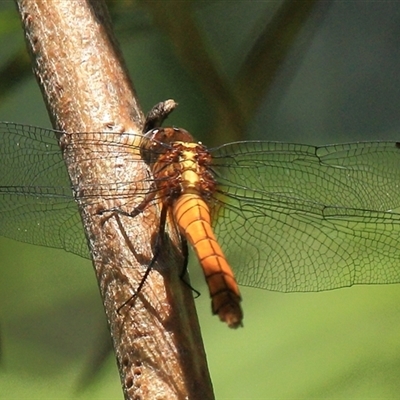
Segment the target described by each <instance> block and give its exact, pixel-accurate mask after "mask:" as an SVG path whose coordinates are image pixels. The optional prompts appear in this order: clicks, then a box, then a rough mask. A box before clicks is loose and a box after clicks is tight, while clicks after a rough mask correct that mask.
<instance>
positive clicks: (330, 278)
mask: <svg viewBox="0 0 400 400" xmlns="http://www.w3.org/2000/svg"><path fill="white" fill-rule="evenodd" d="M213 157H214V161H213V164H214V165H213V167H212V168H213V170H214V173H215V175H216V179H217V181H218V182H219V186H218V192H217V193H216V196H215V207H214V208H213V209H214V213H215V218H214V221H215V231H216V235H217V237H218V239H219V240H220V242H221V245H222V247H223V249H224V250H225V252H226V255H227V258H228V261H230V262H231V263H232V268H233V269H234V271H235V274H236V278H237V280H238V282H239V283H240V284H243V285H248V286H252V287H259V288H265V289H269V290H277V291H284V292H291V291H319V290H328V289H334V288H338V287H343V286H351V285H353V284H356V283H358V284H361V283H364V284H368V283H394V282H399V281H400V241H399V240H398V237H399V234H400V196H399V188H400V149H399V148H398V146H397V144H396V143H377V142H375V143H355V144H348V145H336V146H327V147H320V148H315V147H310V146H304V145H295V144H280V143H267V142H241V143H232V144H228V145H225V146H222V147H220V148H218V149H216V150H215V151H213Z"/></svg>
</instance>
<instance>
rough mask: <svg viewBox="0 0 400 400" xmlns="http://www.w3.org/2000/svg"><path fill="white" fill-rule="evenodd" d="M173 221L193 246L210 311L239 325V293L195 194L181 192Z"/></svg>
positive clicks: (205, 208)
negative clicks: (203, 278)
mask: <svg viewBox="0 0 400 400" xmlns="http://www.w3.org/2000/svg"><path fill="white" fill-rule="evenodd" d="M173 214H174V217H175V220H176V222H177V224H178V226H179V229H180V230H181V233H182V234H183V235H184V236H185V237H186V239H187V241H188V242H189V243H190V244H191V245H192V247H193V248H194V250H195V252H196V255H197V257H198V259H199V262H200V264H201V266H202V268H203V271H204V275H205V278H206V281H207V284H208V287H209V290H210V296H211V301H212V311H213V313H214V314H218V315H219V317H220V319H221V320H222V321H225V322H226V323H227V324H228V325H229V326H230V327H231V328H237V327H238V326H241V325H242V319H243V313H242V310H241V307H240V301H241V297H240V292H239V288H238V286H237V283H236V280H235V277H234V275H233V272H232V269H231V267H230V266H229V264H228V262H227V260H226V258H225V255H224V254H223V252H222V249H221V247H220V246H219V244H218V242H217V240H216V238H215V236H214V232H213V231H212V228H211V224H210V211H209V208H208V206H207V204H206V203H205V201H204V200H203V199H202V198H201V197H200V196H199V195H197V194H182V195H181V196H180V197H179V198H178V199H177V200H176V201H175V203H174V205H173Z"/></svg>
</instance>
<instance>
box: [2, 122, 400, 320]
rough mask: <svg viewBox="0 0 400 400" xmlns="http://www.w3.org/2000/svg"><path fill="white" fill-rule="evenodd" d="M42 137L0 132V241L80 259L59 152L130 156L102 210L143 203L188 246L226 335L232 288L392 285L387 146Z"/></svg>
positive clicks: (160, 135)
mask: <svg viewBox="0 0 400 400" xmlns="http://www.w3.org/2000/svg"><path fill="white" fill-rule="evenodd" d="M55 133H58V134H59V136H60V132H56V131H53V130H51V129H43V128H39V127H33V126H29V125H21V124H16V123H10V122H0V171H1V176H0V235H2V236H6V237H9V238H12V239H16V240H19V241H23V242H28V243H31V244H36V245H42V246H49V247H55V248H61V249H64V250H66V251H68V252H72V253H75V254H77V255H79V256H82V257H85V258H90V252H89V248H88V244H87V241H86V238H85V235H84V232H83V228H82V222H81V218H80V216H79V213H78V208H77V204H76V200H77V198H79V201H80V202H81V203H82V204H85V202H93V201H94V200H93V199H94V197H93V196H92V195H90V194H88V190H82V188H76V187H74V186H72V185H71V183H70V179H69V176H68V174H67V170H66V168H65V159H68V157H72V156H71V152H70V149H71V148H72V147H73V146H75V145H79V144H80V143H85V146H87V152H88V154H89V155H90V157H92V158H93V159H94V160H95V159H96V158H98V159H99V160H100V159H101V158H104V157H108V159H109V160H110V161H113V160H115V162H116V163H118V164H119V165H120V164H121V162H122V163H123V164H124V166H125V167H126V168H134V167H135V165H137V162H138V161H137V158H133V157H132V150H137V151H138V152H140V154H141V155H142V158H144V160H145V161H146V164H147V174H146V176H145V177H144V178H143V179H142V180H139V181H136V182H118V181H117V178H116V177H110V181H109V182H102V183H101V184H99V185H101V187H100V188H97V189H99V191H107V193H108V194H109V196H111V197H112V196H115V197H117V196H118V198H119V203H120V204H122V205H121V207H118V208H115V209H111V210H104V212H105V213H106V212H107V213H110V214H113V213H114V214H122V215H124V216H130V217H132V218H134V217H135V216H136V215H138V214H139V213H142V212H144V211H145V210H146V209H147V207H152V206H155V205H156V206H157V210H158V213H159V217H158V220H159V221H160V224H161V225H163V224H164V225H167V226H168V227H169V229H175V230H176V231H177V232H179V234H180V235H181V237H182V246H185V243H186V241H188V242H189V244H190V245H191V246H192V247H193V249H194V251H195V253H196V255H197V258H198V260H199V263H200V264H201V266H202V267H203V270H204V274H205V279H206V281H207V283H208V286H209V290H210V296H211V302H212V312H213V313H214V314H217V315H218V316H219V318H220V319H221V320H222V321H224V322H226V323H227V324H228V326H230V327H232V328H237V327H239V326H242V320H243V312H242V308H241V295H240V291H239V288H238V284H239V285H244V286H250V287H254V288H261V289H267V290H272V291H281V292H313V291H323V290H331V289H336V288H341V287H345V286H352V285H354V284H389V283H398V282H400V241H399V240H398V238H399V236H400V235H399V234H400V144H399V143H397V142H358V143H348V144H337V145H329V146H323V147H314V146H308V145H302V144H291V143H279V142H267V141H241V142H234V143H227V144H223V145H222V146H219V147H216V148H207V147H206V146H204V145H203V144H202V143H200V142H196V141H195V140H194V139H193V138H192V136H191V135H190V134H189V133H188V132H187V131H186V130H184V129H181V128H176V127H166V128H163V127H161V126H155V127H151V129H149V131H148V132H147V133H146V134H145V135H136V134H133V133H129V132H124V133H122V134H121V133H115V132H97V133H90V134H89V133H84V132H77V133H65V132H61V139H57V138H56V134H55ZM65 138H67V140H65ZM89 138H90V140H88V139H89ZM60 140H61V141H63V142H64V145H63V146H62V147H63V150H62V151H61V150H60ZM65 143H67V145H65ZM68 143H69V144H68ZM110 143H111V144H112V145H111V146H109V144H110ZM99 144H100V145H102V144H107V145H108V146H107V152H105V150H98V148H99ZM100 148H101V147H100ZM95 149H97V150H95ZM136 199H137V200H136ZM125 201H126V204H128V203H129V204H132V202H133V204H134V206H133V207H131V206H130V207H131V208H130V209H126V207H125V208H124V207H123V205H124V202H125ZM170 225H172V228H171V227H170ZM160 231H161V232H163V231H164V227H161V228H160Z"/></svg>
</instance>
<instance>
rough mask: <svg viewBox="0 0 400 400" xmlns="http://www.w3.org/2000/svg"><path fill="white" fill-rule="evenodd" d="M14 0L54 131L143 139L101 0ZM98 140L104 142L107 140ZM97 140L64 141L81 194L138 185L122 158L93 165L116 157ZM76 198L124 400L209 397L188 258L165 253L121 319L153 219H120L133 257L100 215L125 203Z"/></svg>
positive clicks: (112, 222) (146, 252)
mask: <svg viewBox="0 0 400 400" xmlns="http://www.w3.org/2000/svg"><path fill="white" fill-rule="evenodd" d="M16 2H17V6H18V10H19V13H20V16H21V20H22V24H23V28H24V31H25V37H26V42H27V46H28V50H29V52H30V55H31V58H32V63H33V69H34V73H35V75H36V78H37V81H38V83H39V86H40V88H41V90H42V93H43V97H44V100H45V103H46V106H47V109H48V112H49V115H50V118H51V120H52V123H53V126H54V127H55V128H57V129H60V130H63V131H65V132H96V131H97V132H104V131H113V132H124V131H127V132H136V133H140V132H141V129H142V125H143V117H142V111H141V110H140V108H139V104H138V100H137V98H136V96H135V93H134V89H133V86H132V84H131V81H130V80H129V78H128V76H127V73H126V68H125V65H124V62H123V60H122V56H121V53H120V51H119V49H118V46H117V42H116V39H115V37H114V35H113V32H112V29H111V23H110V19H109V16H108V13H107V10H106V8H105V5H104V2H103V0H87V1H83V0H80V1H71V0H16ZM101 135H103V136H102V137H107V134H106V133H102V134H101ZM95 137H96V138H98V137H99V134H97V135H96V134H92V135H90V134H86V135H79V133H75V134H71V135H64V138H63V140H64V142H63V143H64V150H65V148H68V152H65V155H66V161H67V167H68V171H69V174H70V177H71V182H72V184H73V186H74V188H77V193H83V191H84V188H93V187H96V185H97V184H98V183H99V182H100V183H101V182H103V183H105V182H108V180H109V179H110V178H109V177H110V176H116V167H117V166H118V167H119V168H118V173H120V175H119V176H118V177H119V179H121V181H124V182H135V181H136V180H137V179H140V177H141V176H142V174H143V173H144V171H145V170H144V168H138V169H137V170H133V169H128V168H123V166H121V165H119V164H118V163H119V162H120V161H119V159H118V157H105V158H104V160H103V159H99V158H97V159H96V160H93V157H91V154H93V152H94V151H96V152H97V151H102V152H107V151H108V150H109V151H110V154H112V153H111V151H112V150H113V149H115V146H113V145H112V143H111V142H110V141H109V142H108V144H107V140H104V141H103V143H102V144H101V149H99V150H97V149H96V142H94V138H95ZM74 138H79V140H75V141H74ZM84 138H86V139H84ZM84 140H87V143H85V144H84V145H83V146H78V145H77V144H76V143H77V142H80V143H81V144H82V143H83V141H84ZM99 146H100V144H99ZM107 146H109V148H108V147H107ZM107 154H108V153H107ZM132 157H138V155H135V154H132ZM117 164H118V165H117ZM137 165H138V166H140V165H141V164H140V163H139V162H137ZM77 200H78V205H79V208H80V212H81V216H82V221H83V224H84V227H85V231H86V235H87V239H88V242H89V244H90V250H91V254H92V258H93V264H94V267H95V272H96V276H97V279H98V283H99V287H100V292H101V295H102V298H103V303H104V306H105V311H106V314H107V319H108V323H109V326H110V331H111V335H112V339H113V343H114V348H115V353H116V357H117V363H118V368H119V372H120V376H121V382H122V386H123V391H124V395H125V398H126V399H155V398H168V399H175V398H176V399H184V398H190V399H212V398H213V394H212V388H211V384H210V379H209V374H208V370H207V366H206V363H205V353H204V348H203V344H202V340H201V336H200V333H199V326H198V321H197V317H196V313H195V309H194V302H193V298H192V293H191V291H190V290H189V289H188V288H187V287H186V286H185V285H182V283H181V281H180V279H179V271H180V269H178V268H180V267H177V265H179V266H180V265H181V262H182V260H181V257H179V254H177V252H176V251H174V247H173V246H172V245H171V247H170V248H167V249H165V251H163V255H165V257H164V258H163V259H162V260H160V262H159V263H158V264H159V265H158V269H157V270H154V271H152V273H150V275H149V277H148V280H147V281H146V284H145V285H144V287H143V290H142V292H141V293H140V295H139V296H138V297H137V298H136V301H135V304H134V305H132V307H124V309H122V310H121V314H118V313H117V309H118V306H119V305H121V304H122V303H123V302H124V301H125V300H126V299H128V298H129V297H130V296H131V295H132V291H133V290H134V288H137V287H138V285H139V283H140V281H141V278H142V276H143V271H144V270H145V268H146V265H140V264H139V261H138V260H148V259H149V258H151V246H150V244H149V243H150V242H151V238H152V237H153V235H155V234H156V226H157V215H156V213H155V212H150V213H149V214H148V215H146V217H144V216H143V215H141V216H138V217H137V218H128V217H121V220H122V225H123V227H124V230H125V231H126V235H127V237H128V238H130V240H131V241H132V242H134V243H135V250H136V252H137V253H138V254H140V255H143V256H142V257H135V255H134V254H133V252H132V251H131V250H130V249H129V246H127V245H126V241H125V236H124V235H125V234H122V233H121V229H120V226H119V225H118V223H117V221H116V219H115V218H109V219H107V220H105V219H104V217H101V216H100V215H99V212H98V211H99V209H110V208H112V207H116V206H118V204H116V203H117V201H118V199H116V198H110V197H108V198H107V199H105V198H102V197H101V196H100V195H99V196H98V198H96V201H93V202H91V203H90V204H88V203H87V202H85V201H83V200H82V199H80V198H79V196H78V199H77ZM132 201H133V202H134V199H132ZM144 264H146V263H145V262H144Z"/></svg>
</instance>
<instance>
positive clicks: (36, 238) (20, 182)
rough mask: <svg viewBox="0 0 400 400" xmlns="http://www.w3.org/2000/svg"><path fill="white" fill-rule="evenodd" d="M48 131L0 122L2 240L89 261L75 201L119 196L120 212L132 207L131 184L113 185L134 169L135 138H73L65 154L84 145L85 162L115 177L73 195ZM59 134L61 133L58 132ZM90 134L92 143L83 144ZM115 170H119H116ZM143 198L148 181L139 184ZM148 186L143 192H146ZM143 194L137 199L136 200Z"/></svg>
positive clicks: (99, 135)
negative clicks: (106, 167)
mask: <svg viewBox="0 0 400 400" xmlns="http://www.w3.org/2000/svg"><path fill="white" fill-rule="evenodd" d="M56 133H57V132H55V131H52V130H47V129H42V128H37V127H32V126H28V125H19V124H15V123H7V122H0V161H1V171H0V235H2V236H6V237H10V238H12V239H16V240H19V241H23V242H27V243H32V244H36V245H42V246H49V247H56V248H62V249H65V250H67V251H69V252H72V253H75V254H78V255H80V256H82V257H86V258H89V250H88V246H87V242H86V239H85V235H84V231H83V227H82V222H81V218H80V215H79V212H78V207H77V204H76V202H75V200H74V196H75V197H76V196H78V193H79V198H80V200H81V201H82V202H93V201H96V199H97V198H98V196H99V195H102V194H104V193H107V195H108V196H110V197H118V198H119V199H120V204H121V207H123V205H124V203H125V202H126V203H128V202H129V204H131V203H132V200H131V199H132V187H133V185H132V182H123V181H118V180H117V175H118V170H121V169H123V168H129V167H134V166H133V163H136V162H137V159H135V158H134V157H132V150H133V149H134V148H136V149H137V148H138V146H136V147H135V146H134V145H133V144H132V143H134V142H135V140H136V139H137V138H138V136H135V135H133V134H124V135H121V134H117V133H90V134H89V133H76V134H72V135H71V137H70V140H69V141H68V144H67V145H66V147H65V149H64V153H65V157H72V156H73V152H71V151H70V150H71V149H73V147H74V146H80V145H84V146H86V147H85V151H86V155H87V157H90V158H91V159H94V160H95V159H98V160H102V161H103V162H104V160H107V162H112V163H114V164H115V171H116V172H115V174H116V175H115V176H110V177H107V179H108V180H107V182H103V183H100V185H99V186H97V187H96V188H93V187H89V188H88V187H86V188H84V190H82V188H80V191H79V192H78V191H76V190H74V188H73V187H71V183H70V180H69V177H68V174H67V169H66V166H65V162H64V160H63V157H62V153H61V150H60V146H59V144H58V142H57V139H56ZM58 134H62V132H58ZM86 135H90V137H91V140H89V141H88V140H87V139H88V138H87V137H85V136H86ZM121 165H123V167H122V168H121ZM118 166H119V167H118ZM137 185H139V186H140V187H142V189H141V190H142V192H143V193H142V194H144V193H146V192H147V191H148V182H144V181H142V184H141V185H140V182H139V183H137ZM145 187H146V188H145ZM141 190H139V189H138V190H136V191H135V194H136V195H140V194H141Z"/></svg>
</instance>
